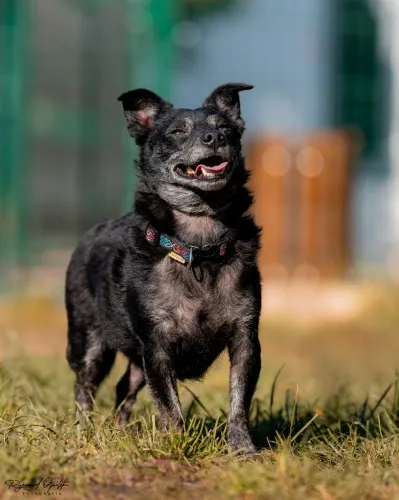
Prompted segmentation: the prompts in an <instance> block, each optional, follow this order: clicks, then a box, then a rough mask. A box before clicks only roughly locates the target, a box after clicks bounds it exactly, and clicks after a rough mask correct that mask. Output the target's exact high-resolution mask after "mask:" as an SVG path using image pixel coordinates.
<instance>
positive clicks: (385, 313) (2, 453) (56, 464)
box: [0, 289, 399, 500]
mask: <svg viewBox="0 0 399 500" xmlns="http://www.w3.org/2000/svg"><path fill="white" fill-rule="evenodd" d="M372 299H373V300H372V301H371V303H372V305H369V306H368V308H367V310H365V311H364V313H362V315H361V316H359V317H358V318H356V319H351V320H348V321H340V322H339V323H336V322H335V323H333V322H329V323H317V324H313V325H306V326H298V325H295V323H294V322H293V321H288V320H286V319H283V320H282V319H267V320H266V319H264V320H263V321H262V328H261V338H262V349H263V353H262V356H263V369H262V374H261V379H260V382H259V386H258V390H257V394H256V399H255V401H254V404H253V407H252V414H251V428H252V433H253V437H254V440H255V442H256V444H257V446H258V447H259V453H258V454H257V455H255V456H253V457H250V458H241V457H237V456H234V455H232V454H230V453H229V452H228V448H227V444H226V423H225V422H226V412H227V411H228V400H227V389H228V363H227V359H226V357H223V358H222V359H221V360H220V361H218V362H217V363H216V366H215V367H213V368H212V370H211V371H210V373H209V375H208V376H207V377H206V379H205V381H204V382H203V383H199V382H195V383H189V384H182V385H181V386H180V395H181V399H182V403H183V408H184V411H185V415H186V430H185V432H184V433H166V434H165V433H161V432H160V431H158V430H157V422H156V417H155V416H154V415H153V407H152V405H151V401H150V398H149V395H148V393H147V391H146V390H144V391H143V392H142V393H141V394H140V397H139V401H138V404H137V406H136V407H135V409H134V414H133V415H132V420H131V423H130V424H129V426H127V427H126V428H119V427H118V426H116V425H115V424H114V422H113V415H112V405H113V393H114V387H115V383H116V381H117V380H118V378H119V377H120V376H121V374H122V373H123V371H124V368H125V366H124V363H125V362H124V360H121V359H118V362H117V365H116V367H115V369H114V371H113V372H112V374H111V376H110V378H109V379H108V380H107V381H106V382H105V384H104V386H103V387H102V388H101V390H100V393H99V397H98V399H97V403H96V408H95V412H94V415H93V422H92V423H88V426H87V428H86V429H84V430H83V429H81V428H79V427H76V426H74V425H73V423H74V419H75V411H74V407H73V400H72V384H73V375H72V373H71V372H70V370H69V369H68V367H67V365H66V363H65V361H64V354H63V352H64V334H63V332H62V331H61V330H60V331H58V330H57V331H53V332H51V333H50V331H51V329H52V328H51V325H49V324H47V325H46V328H44V326H43V329H42V330H43V331H44V330H47V331H48V332H49V333H47V334H46V335H53V336H57V338H58V339H59V344H58V347H55V351H54V353H52V354H51V355H50V354H49V353H48V351H47V349H46V348H44V349H43V354H40V348H39V347H40V343H43V345H44V347H46V344H47V342H46V337H44V338H43V336H40V333H38V332H39V330H41V328H39V327H38V326H37V325H34V326H32V325H27V326H26V328H24V325H23V324H22V322H20V324H18V327H17V328H16V331H14V333H13V334H12V335H10V333H9V332H10V331H11V329H10V326H9V325H5V324H4V323H3V326H2V329H1V331H0V335H2V337H3V339H5V340H4V342H5V347H4V348H3V352H4V355H3V361H2V363H1V366H0V496H3V498H18V496H21V495H22V490H21V491H19V492H18V493H16V492H13V491H11V490H9V489H7V488H6V487H5V485H4V482H5V481H6V480H10V479H14V480H19V481H23V482H37V481H38V480H39V479H40V478H47V477H55V478H60V477H65V478H67V479H68V485H67V486H65V487H64V488H63V489H62V490H55V489H52V492H53V493H58V494H60V496H62V497H63V498H71V499H73V498H82V496H83V497H84V498H100V499H104V500H105V499H109V498H120V499H127V498H140V499H141V498H149V499H150V498H151V499H156V498H167V497H170V498H177V499H180V498H181V499H183V498H189V499H207V498H240V499H241V498H242V499H252V498H254V499H256V498H262V499H264V498H266V499H279V500H280V499H281V500H284V499H287V500H288V499H289V500H296V499H310V500H313V499H321V500H335V499H345V500H346V499H353V500H355V499H356V500H357V499H368V500H372V499H395V498H399V467H398V466H399V381H398V376H397V374H396V371H395V369H396V367H397V366H399V339H398V337H399V335H398V331H397V330H398V327H399V307H398V305H399V293H397V290H393V289H390V290H388V291H386V292H385V291H384V292H378V293H376V294H375V295H373V297H372ZM30 307H31V306H30ZM43 317H45V315H43ZM0 325H1V321H0ZM56 325H57V326H58V323H56ZM29 329H32V332H33V333H29V334H28V333H26V332H25V331H27V330H29ZM30 342H34V343H35V351H34V352H35V354H34V355H29V353H30V352H31V350H30ZM54 346H57V343H54ZM40 488H42V489H41V490H40ZM43 488H44V487H43V484H42V485H41V486H40V487H39V489H38V490H37V491H36V493H37V492H40V491H41V492H43V491H44V490H43Z"/></svg>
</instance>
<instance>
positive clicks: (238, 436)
mask: <svg viewBox="0 0 399 500" xmlns="http://www.w3.org/2000/svg"><path fill="white" fill-rule="evenodd" d="M228 348H229V356H230V363H231V368H230V412H229V418H228V442H229V446H230V448H231V449H232V450H233V451H237V450H241V452H242V453H253V452H255V451H256V450H255V447H254V445H253V443H252V440H251V437H250V435H249V429H248V426H249V410H250V406H251V401H252V396H253V394H254V392H255V388H256V383H257V381H258V378H259V372H260V366H261V361H260V344H259V340H258V320H256V322H255V321H254V322H252V324H251V325H250V326H249V327H241V328H238V329H237V331H236V332H235V334H234V337H233V339H232V341H231V342H230V344H229V346H228Z"/></svg>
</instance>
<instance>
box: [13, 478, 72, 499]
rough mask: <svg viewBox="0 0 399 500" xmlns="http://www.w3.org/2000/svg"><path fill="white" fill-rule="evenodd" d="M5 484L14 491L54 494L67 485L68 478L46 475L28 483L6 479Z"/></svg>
mask: <svg viewBox="0 0 399 500" xmlns="http://www.w3.org/2000/svg"><path fill="white" fill-rule="evenodd" d="M5 485H6V487H7V488H8V489H9V490H10V491H13V492H15V493H18V492H19V491H29V492H32V491H36V492H39V491H40V492H42V493H45V494H46V495H49V494H55V493H56V492H57V493H58V494H60V491H61V490H62V489H63V488H65V487H67V486H68V479H67V478H66V477H57V478H54V477H46V478H41V479H37V480H35V481H33V482H30V483H24V482H23V481H18V480H17V479H8V480H7V481H5Z"/></svg>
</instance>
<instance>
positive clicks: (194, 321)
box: [146, 256, 249, 344]
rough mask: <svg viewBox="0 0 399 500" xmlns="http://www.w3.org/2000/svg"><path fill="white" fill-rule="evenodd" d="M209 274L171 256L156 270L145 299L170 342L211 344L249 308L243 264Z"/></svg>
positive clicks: (160, 330)
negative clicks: (240, 282) (242, 288)
mask: <svg viewBox="0 0 399 500" xmlns="http://www.w3.org/2000/svg"><path fill="white" fill-rule="evenodd" d="M213 271H214V274H213V275H212V273H210V272H209V271H208V270H207V268H206V266H205V265H204V267H203V268H202V269H196V270H194V271H193V270H191V269H189V268H187V267H185V266H183V265H182V264H179V263H177V262H175V261H173V260H172V259H170V258H169V257H168V256H165V258H164V259H163V260H162V261H161V262H160V263H159V264H157V266H155V268H154V270H153V272H152V274H151V279H150V281H149V285H148V289H147V293H148V296H147V298H146V307H147V313H148V314H149V315H150V317H151V319H152V323H153V324H155V325H156V329H157V331H159V332H161V333H163V334H164V335H165V336H166V337H167V338H168V339H170V341H172V342H173V341H174V340H175V341H182V340H183V339H186V340H187V341H188V342H191V341H193V342H194V343H197V344H198V343H201V342H210V341H212V339H213V337H215V336H218V335H219V334H221V332H222V331H223V332H226V331H228V330H229V329H230V328H232V327H234V324H235V322H236V321H237V319H238V318H240V317H241V316H242V314H243V313H244V310H245V308H247V307H248V305H249V304H248V297H246V296H245V293H244V292H242V290H241V289H240V286H239V281H240V275H241V272H242V264H241V262H240V261H236V262H234V263H232V264H229V265H222V266H220V268H219V269H218V270H217V271H215V270H213Z"/></svg>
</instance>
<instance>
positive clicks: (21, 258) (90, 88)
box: [0, 0, 178, 285]
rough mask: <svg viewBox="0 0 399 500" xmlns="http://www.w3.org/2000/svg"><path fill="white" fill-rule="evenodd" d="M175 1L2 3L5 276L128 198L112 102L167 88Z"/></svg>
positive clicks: (1, 267)
mask: <svg viewBox="0 0 399 500" xmlns="http://www.w3.org/2000/svg"><path fill="white" fill-rule="evenodd" d="M177 3H178V0H173V1H172V0H168V1H167V2H166V1H164V0H149V1H147V2H140V1H135V0H2V1H1V2H0V273H1V274H0V283H2V284H3V285H4V282H5V278H6V276H7V270H9V269H11V268H15V267H17V268H18V267H21V266H24V264H32V262H33V261H34V262H36V261H37V260H38V259H40V256H41V254H42V252H43V250H46V251H48V250H49V249H51V248H66V247H68V248H69V246H70V245H72V244H74V242H75V241H76V239H77V238H78V236H79V235H80V234H81V233H82V232H83V231H84V230H85V229H86V228H87V227H89V226H90V225H91V224H93V223H95V222H96V221H98V220H100V219H103V218H107V217H111V216H115V215H117V214H118V213H120V212H122V211H124V210H127V209H128V208H129V207H130V205H131V200H132V193H133V189H134V169H133V166H132V158H133V156H134V154H135V151H134V147H133V145H132V141H129V138H128V137H127V134H126V132H125V125H124V119H123V115H122V113H121V110H120V107H119V105H118V103H117V97H118V95H119V94H121V93H122V92H124V91H126V90H127V89H130V88H134V87H135V86H137V85H140V86H149V87H151V88H153V89H155V90H156V91H158V92H160V93H162V95H164V96H165V97H166V98H168V97H169V94H170V82H171V67H172V65H173V56H174V53H173V45H172V41H171V38H172V37H171V30H172V27H173V24H174V20H175V17H176V15H177V12H178V9H177Z"/></svg>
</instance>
